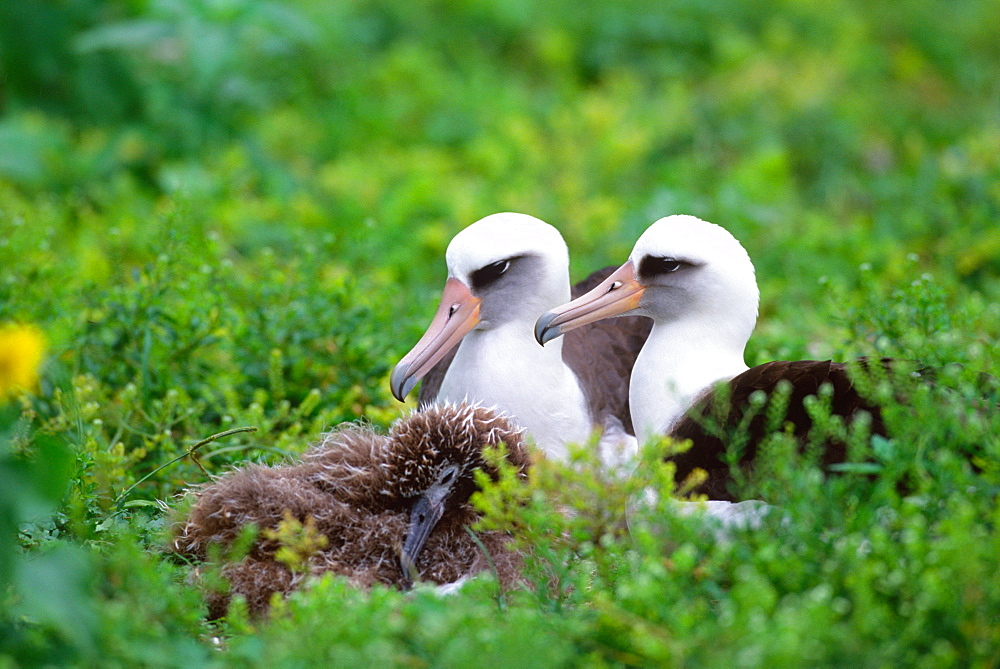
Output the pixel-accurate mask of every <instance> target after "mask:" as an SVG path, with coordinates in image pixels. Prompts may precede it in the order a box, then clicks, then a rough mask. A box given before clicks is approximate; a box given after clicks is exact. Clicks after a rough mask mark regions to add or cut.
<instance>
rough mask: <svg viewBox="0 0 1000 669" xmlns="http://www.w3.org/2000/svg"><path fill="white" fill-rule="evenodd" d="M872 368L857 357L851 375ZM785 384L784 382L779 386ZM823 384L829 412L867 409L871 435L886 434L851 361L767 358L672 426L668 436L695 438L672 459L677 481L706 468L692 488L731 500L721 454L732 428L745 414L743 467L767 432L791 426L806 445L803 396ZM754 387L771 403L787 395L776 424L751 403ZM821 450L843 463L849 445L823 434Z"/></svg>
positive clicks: (886, 365) (886, 366)
mask: <svg viewBox="0 0 1000 669" xmlns="http://www.w3.org/2000/svg"><path fill="white" fill-rule="evenodd" d="M875 364H877V365H879V366H880V367H881V368H882V371H883V372H884V373H889V372H890V371H891V367H892V365H893V362H892V361H891V360H888V359H883V360H880V361H878V362H877V363H875ZM871 367H872V362H871V361H867V360H860V361H858V369H857V370H856V371H855V372H854V373H864V372H865V371H866V370H871ZM876 371H877V370H876ZM783 382H784V383H787V385H785V386H784V387H783V388H782V386H783ZM823 385H829V386H830V388H831V390H832V396H831V414H832V415H836V416H840V417H842V418H844V419H845V420H846V421H848V422H850V421H851V420H853V419H854V418H855V417H857V416H858V415H859V413H860V412H862V411H864V412H867V413H868V414H869V415H870V416H871V428H870V429H871V432H872V434H880V435H883V436H885V425H884V424H883V422H882V416H881V411H880V410H879V407H878V405H876V404H875V403H873V402H871V401H869V400H868V399H866V398H865V397H864V396H863V395H862V394H861V393H860V392H859V391H858V390H857V388H856V387H855V384H854V381H853V380H852V370H850V369H849V365H846V364H843V363H837V362H831V361H829V360H823V361H820V360H799V361H794V362H790V361H778V362H769V363H766V364H763V365H758V366H757V367H753V368H751V369H749V370H747V371H746V372H744V373H743V374H740V375H738V376H736V377H734V378H733V379H731V380H730V381H729V382H728V383H726V384H724V387H722V388H719V389H715V390H712V391H709V393H708V394H707V395H706V396H703V397H702V399H701V400H699V401H698V402H697V403H696V404H695V406H694V408H692V409H691V411H689V412H688V414H687V416H685V417H684V418H682V419H681V420H680V421H679V422H678V423H677V424H676V425H675V426H674V427H673V429H671V430H670V432H669V435H670V436H671V437H673V438H674V439H677V440H685V439H690V440H691V441H692V442H693V443H692V446H691V448H690V449H689V450H688V451H687V452H685V453H681V454H678V455H676V456H673V457H672V458H671V460H672V461H673V462H674V463H676V466H677V480H678V481H680V480H683V479H684V478H685V477H686V476H688V475H689V474H691V473H692V472H693V471H694V469H696V468H698V469H702V470H705V471H706V472H707V473H708V474H709V478H708V481H706V483H704V484H703V485H702V486H701V487H700V488H699V489H698V490H697V491H696V492H699V493H704V494H707V495H708V496H709V497H710V498H712V499H728V500H735V497H734V496H733V495H732V491H731V490H730V489H729V484H730V483H731V481H732V477H731V474H730V471H729V467H728V466H727V465H726V464H725V463H726V461H725V456H726V449H727V446H728V445H729V444H730V443H731V442H732V441H734V436H735V435H734V430H735V429H736V426H740V425H741V422H743V421H744V419H745V417H749V420H748V422H747V424H746V425H745V426H744V434H742V435H740V436H739V437H738V439H739V440H740V441H742V443H744V444H745V446H744V448H743V451H742V453H741V458H740V463H741V465H742V466H749V465H750V464H751V463H752V462H753V460H754V458H755V457H756V455H757V450H758V445H759V444H760V442H761V441H763V440H764V438H765V437H766V436H767V434H769V433H770V432H773V431H782V430H784V429H785V428H786V426H787V425H791V426H792V428H791V432H792V434H793V435H794V436H795V438H796V440H797V441H799V443H806V441H807V440H808V439H809V435H810V431H811V430H812V428H813V421H812V419H811V418H810V416H809V414H808V412H807V410H806V406H805V400H806V397H809V396H816V395H818V394H819V392H820V388H821V387H822V386H823ZM758 391H761V392H763V393H765V394H766V395H767V397H768V402H773V401H775V398H776V397H778V396H780V395H781V394H782V393H783V392H784V393H788V395H787V409H786V410H785V412H784V413H783V417H781V416H779V422H778V424H777V425H773V424H769V420H770V416H769V415H768V410H767V406H766V405H765V406H758V407H754V406H753V405H752V403H751V397H752V396H753V395H754V393H756V392H758ZM777 401H780V400H777ZM820 453H821V462H822V464H823V465H826V466H828V465H831V464H834V463H839V462H844V461H845V460H846V459H847V446H846V444H845V443H844V442H843V441H841V440H839V439H836V438H826V439H825V440H824V441H823V442H822V444H821V450H820Z"/></svg>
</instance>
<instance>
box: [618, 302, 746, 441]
mask: <svg viewBox="0 0 1000 669" xmlns="http://www.w3.org/2000/svg"><path fill="white" fill-rule="evenodd" d="M744 346H745V340H744V341H743V342H742V343H737V342H736V341H734V337H733V336H732V335H731V333H730V332H729V331H728V330H727V329H724V328H716V327H713V324H712V323H710V322H705V321H701V320H697V319H686V320H684V319H682V320H675V321H667V322H655V323H654V324H653V330H652V332H650V333H649V339H647V340H646V343H645V345H644V346H643V347H642V351H640V352H639V357H638V358H637V359H636V361H635V367H634V368H633V369H632V380H631V382H630V385H629V402H630V403H631V406H632V423H633V425H634V426H635V434H636V437H638V438H639V440H640V443H641V442H642V441H645V440H646V439H649V438H650V437H652V436H654V435H660V434H663V433H664V432H666V431H667V430H668V429H669V428H670V427H671V426H672V425H673V424H674V422H676V421H677V420H678V419H679V418H680V417H681V416H683V415H684V412H685V411H687V410H688V408H690V406H691V404H692V403H693V402H694V401H695V399H697V397H698V396H699V395H700V394H701V392H702V391H704V390H705V389H706V388H708V387H710V386H711V385H712V384H714V383H715V382H717V381H721V380H723V379H729V378H732V377H734V376H736V375H737V374H740V373H742V372H745V371H746V370H747V366H746V363H745V362H744V361H743V348H744Z"/></svg>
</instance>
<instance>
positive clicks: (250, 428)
mask: <svg viewBox="0 0 1000 669" xmlns="http://www.w3.org/2000/svg"><path fill="white" fill-rule="evenodd" d="M256 431H257V428H256V427H253V426H248V427H234V428H233V429H231V430H226V431H225V432H219V433H218V434H213V435H212V436H211V437H206V438H205V439H202V440H201V441H199V442H198V443H197V444H195V445H194V446H192V447H191V448H189V449H188V450H186V451H185V452H183V453H181V454H180V455H178V456H177V457H176V458H174V459H173V460H171V461H170V462H166V463H164V464H162V465H160V466H159V467H157V468H156V469H154V470H153V471H151V472H149V473H148V474H146V475H145V476H143V477H142V478H141V479H139V480H138V481H136V482H135V483H133V484H132V485H131V486H130V487H129V489H128V490H126V491H125V492H123V493H122V494H121V495H119V496H118V499H116V500H115V506H116V507H117V508H118V509H119V510H120V509H121V507H122V503H123V502H124V501H125V498H126V497H128V495H129V493H131V492H132V491H133V490H135V489H136V488H137V487H138V486H139V485H141V484H142V483H145V482H146V481H147V480H148V479H149V478H150V477H151V476H153V475H154V474H156V473H158V472H160V471H162V470H164V469H166V468H167V467H169V466H170V465H172V464H174V463H175V462H177V461H178V460H182V459H184V458H186V457H188V456H191V459H192V460H193V461H194V463H195V464H196V465H198V468H199V469H201V471H202V472H204V474H205V476H206V477H207V476H208V472H207V471H205V468H204V467H203V466H202V465H201V463H200V462H198V457H197V456H196V455H195V451H197V450H198V449H199V448H201V447H202V446H204V445H205V444H210V443H212V442H213V441H216V440H217V439H222V438H223V437H228V436H230V435H232V434H238V433H240V432H256Z"/></svg>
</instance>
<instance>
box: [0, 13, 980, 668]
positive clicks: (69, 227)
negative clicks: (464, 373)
mask: <svg viewBox="0 0 1000 669" xmlns="http://www.w3.org/2000/svg"><path fill="white" fill-rule="evenodd" d="M994 14H995V7H994V5H993V3H990V2H988V1H986V0H983V1H969V2H961V3H953V4H951V5H948V6H947V7H938V6H931V5H928V4H927V3H924V2H920V1H919V0H905V1H904V2H898V3H894V4H893V6H892V9H891V10H888V9H882V8H880V7H875V6H872V5H871V4H870V3H859V2H852V1H850V0H832V1H831V2H827V3H818V4H817V3H813V4H802V3H785V2H767V3H763V4H761V3H754V4H752V5H750V4H745V3H740V2H725V3H715V4H712V5H706V4H705V3H694V2H675V3H670V4H664V3H652V2H642V1H637V2H634V3H624V4H621V3H619V4H607V3H597V2H583V3H580V2H578V1H577V2H572V3H570V2H568V1H564V0H553V1H552V2H546V3H542V4H538V3H529V2H522V1H520V0H515V1H506V2H492V1H483V2H468V3H449V4H446V5H443V4H441V3H431V2H416V3H394V2H387V1H379V0H357V1H352V2H344V3H334V4H332V5H331V4H330V3H326V2H317V1H315V0H294V1H291V2H286V3H275V2H266V1H264V0H233V1H232V2H217V1H211V0H204V1H199V2H188V3H181V2H171V1H169V0H157V1H153V2H149V3H125V2H114V3H109V2H99V1H98V0H81V1H80V2H75V3H55V4H52V3H50V4H39V3H6V4H3V5H0V64H2V68H3V81H4V91H3V96H2V108H0V147H3V148H2V150H0V324H5V323H19V324H26V325H30V326H32V327H33V328H37V331H36V330H28V332H31V333H34V332H38V333H40V335H36V334H29V335H28V339H29V340H30V341H28V340H18V341H22V342H24V341H28V344H25V343H20V344H17V343H0V387H2V389H3V392H0V396H3V397H4V399H3V400H2V402H3V403H2V406H0V602H2V606H0V611H2V613H0V665H9V666H18V665H23V666H32V665H42V664H56V665H92V664H98V663H100V664H102V665H112V666H113V665H136V664H145V665H169V666H172V665H182V664H183V665H185V666H191V665H196V666H197V665H230V664H232V665H236V664H240V665H245V664H251V665H265V664H273V663H282V664H300V665H304V664H317V663H320V662H327V663H329V662H330V661H335V662H338V663H342V664H348V663H350V664H358V663H370V664H374V663H388V664H395V665H417V666H420V665H425V664H433V665H459V666H461V665H468V664H473V663H476V664H482V663H483V662H484V661H486V662H490V661H492V662H494V663H496V664H499V665H512V664H515V663H518V664H532V665H539V666H557V665H580V664H583V665H596V666H603V665H618V664H624V665H647V664H667V665H706V664H711V665H744V666H781V665H797V666H801V664H802V663H808V664H813V665H859V666H874V665H885V664H893V665H896V664H898V665H904V666H905V665H913V666H922V665H926V666H948V665H952V666H984V667H986V666H995V665H997V664H998V663H1000V656H998V654H997V653H998V651H997V650H996V649H997V648H1000V624H998V618H997V616H1000V589H998V586H997V584H996V578H995V575H996V574H997V573H1000V564H998V562H1000V558H998V556H1000V534H998V532H997V521H998V520H1000V518H998V508H1000V507H998V505H997V493H998V486H1000V478H998V477H1000V468H998V466H997V462H998V458H997V456H998V451H1000V446H998V437H997V435H998V434H1000V425H998V424H997V421H998V419H997V416H996V413H997V412H996V411H975V410H973V409H972V408H970V407H972V406H973V405H974V403H975V401H976V397H977V392H978V391H977V388H976V385H975V384H976V382H977V379H976V373H977V372H986V373H989V374H993V375H994V376H997V375H1000V356H998V349H997V346H996V342H997V341H998V340H1000V307H998V306H997V305H998V304H1000V279H998V276H1000V228H998V227H997V225H996V221H997V220H998V219H1000V162H998V160H997V158H996V156H997V155H1000V117H998V115H997V112H996V110H997V109H998V108H1000V88H998V87H997V83H996V82H997V81H1000V72H998V69H1000V66H998V65H997V63H1000V47H998V45H1000V35H998V30H997V28H995V27H994V26H995V23H996V22H995V21H994V20H991V19H992V18H993V16H994ZM29 38H30V39H29ZM501 210H514V211H523V212H526V213H531V214H534V215H537V216H539V217H541V218H543V219H544V220H547V221H549V222H551V223H553V224H554V225H556V226H557V227H559V229H560V230H561V231H562V232H563V234H564V236H565V237H566V240H567V243H568V244H569V247H570V249H571V252H572V256H573V258H572V270H573V273H574V276H575V277H582V276H584V275H585V273H586V272H588V271H590V270H591V269H593V268H595V267H601V266H605V265H611V264H618V263H620V262H622V261H623V260H624V258H625V257H626V256H627V254H628V252H629V250H630V248H631V246H632V243H633V242H634V240H635V239H636V238H637V237H638V235H639V234H640V232H641V231H642V230H643V229H644V228H645V227H646V226H647V225H648V224H649V223H651V222H652V221H653V220H655V219H656V218H658V217H660V216H663V215H666V214H670V213H693V214H696V215H699V216H702V217H704V218H706V219H708V220H711V221H713V222H717V223H720V224H722V225H724V226H725V227H727V228H728V229H730V230H731V231H732V232H733V233H734V234H735V235H736V236H737V237H738V238H739V239H741V240H742V241H743V242H744V244H745V246H746V247H747V249H748V251H749V252H750V255H751V257H752V258H753V259H754V262H755V264H756V266H757V272H758V280H759V282H760V285H761V292H762V303H761V318H760V324H759V325H758V328H757V331H756V334H755V335H754V337H753V339H752V340H751V342H750V346H749V348H748V351H747V362H748V363H749V364H755V363H759V362H764V361H767V360H772V359H781V358H792V359H794V358H827V357H833V358H834V359H850V358H852V357H854V356H857V355H891V356H896V357H904V358H909V359H915V360H920V361H922V362H924V363H926V364H932V365H941V364H946V363H949V362H958V363H961V364H962V365H963V369H961V370H953V369H950V368H949V370H950V371H948V372H947V375H948V377H949V378H948V379H947V381H948V384H947V385H949V386H950V387H953V388H955V389H954V390H950V391H941V390H928V391H926V392H925V393H923V394H919V393H918V394H916V395H915V396H914V398H913V399H912V403H911V405H910V406H905V407H899V408H897V409H894V410H893V411H892V412H890V413H889V415H888V416H887V420H888V421H889V423H890V428H891V430H892V439H891V440H888V441H885V442H879V441H876V442H875V443H873V444H871V445H870V448H871V455H872V456H873V458H874V460H875V461H876V462H877V463H878V464H879V466H880V467H881V473H880V475H879V477H878V479H877V481H876V482H874V483H873V482H871V481H870V480H869V479H868V478H867V477H865V476H861V475H858V474H851V473H847V474H845V475H844V476H841V477H838V478H836V479H832V480H830V481H826V482H823V481H822V480H821V478H820V476H819V473H818V471H817V470H816V468H815V466H814V465H813V464H811V463H810V462H808V461H805V462H800V461H796V460H795V459H794V458H792V457H791V455H790V454H784V455H783V454H782V453H781V452H780V449H779V451H778V452H776V454H775V462H773V463H772V466H771V471H773V472H775V474H774V478H773V479H769V480H764V481H760V482H758V483H757V484H756V485H759V486H760V488H758V489H757V490H756V491H757V492H766V493H768V494H770V496H771V498H773V499H775V500H777V502H778V503H779V505H780V506H781V508H782V513H781V514H779V515H776V516H774V517H771V518H768V519H767V520H766V521H765V524H764V526H763V527H762V528H760V529H759V530H758V531H755V532H742V533H737V534H735V535H734V536H732V537H731V538H730V539H729V540H728V541H725V542H720V541H718V540H717V538H716V537H715V536H714V535H713V534H712V533H711V532H709V531H708V530H706V529H705V528H703V527H702V526H701V524H700V523H698V522H696V521H694V520H692V519H689V518H681V517H677V516H676V514H674V513H672V512H671V511H670V509H669V508H666V507H664V506H662V505H660V506H656V505H652V506H644V507H642V508H639V509H636V510H634V511H633V512H628V511H626V509H627V508H628V500H629V499H631V498H632V496H633V495H634V493H635V491H636V489H637V488H638V487H642V486H653V487H655V488H657V489H659V490H660V491H661V493H662V494H661V498H662V499H664V500H665V499H666V498H667V497H668V496H669V494H670V492H671V491H672V485H673V483H672V479H671V475H670V474H671V473H670V471H669V469H665V468H664V467H662V466H659V465H656V464H655V462H656V458H655V453H654V452H652V451H651V452H650V454H649V456H648V462H647V463H646V465H645V466H644V467H643V468H642V470H641V475H640V476H639V477H638V478H637V479H636V480H633V481H630V482H621V481H616V480H607V479H606V477H604V475H602V474H601V473H599V472H597V471H595V470H594V467H593V466H592V463H588V462H587V461H586V458H582V459H581V461H580V462H578V463H576V464H574V465H571V466H567V467H564V468H552V469H548V468H543V469H541V470H539V471H538V472H537V474H536V476H535V477H534V478H533V480H532V482H531V484H530V487H529V489H527V490H524V489H517V488H516V487H515V486H512V485H509V484H503V483H501V484H500V486H499V487H498V488H496V489H491V490H489V491H488V492H487V494H484V495H483V502H482V503H483V505H484V509H485V510H486V512H487V516H488V518H489V522H491V523H495V524H496V525H498V526H503V527H513V528H515V530H514V531H515V534H516V535H517V536H518V537H520V538H521V540H522V541H523V542H524V543H525V545H526V546H530V547H531V550H532V559H531V561H530V565H529V566H530V568H529V570H528V573H529V581H530V585H529V586H528V587H526V588H525V589H524V590H519V591H516V592H508V593H504V594H501V593H499V592H498V591H497V588H496V585H495V583H494V582H493V581H491V580H490V579H489V578H485V579H482V580H481V581H479V582H475V583H473V584H470V585H469V586H468V587H467V588H465V589H463V590H462V591H461V593H459V594H458V595H456V596H454V597H451V598H449V599H445V600H442V599H441V598H439V597H437V596H436V595H434V594H432V593H430V592H426V591H418V592H415V593H412V594H401V593H398V592H394V591H386V590H381V589H376V590H374V591H372V592H371V593H365V592H359V591H356V590H354V589H352V588H350V587H349V586H347V585H346V584H344V583H342V582H339V581H337V580H335V579H324V580H321V581H319V582H317V583H314V584H313V585H312V586H311V587H310V588H308V589H307V590H306V591H303V592H301V593H299V594H296V595H295V596H293V597H292V598H290V599H289V601H288V602H287V603H285V604H282V605H280V606H279V607H278V611H277V613H276V614H275V615H274V616H273V618H272V619H271V620H269V621H257V620H252V619H250V618H248V617H247V616H246V615H245V613H241V612H240V611H239V610H234V611H233V612H232V613H231V615H230V616H229V617H228V618H227V619H226V620H224V621H220V622H217V623H207V622H205V620H204V614H205V608H204V603H203V600H202V598H201V595H200V593H198V592H197V591H196V590H195V589H194V588H192V587H191V586H189V585H187V580H186V577H187V573H188V567H187V565H183V564H175V563H173V562H171V561H170V560H168V559H167V558H165V557H164V554H163V553H162V547H163V542H164V537H165V527H164V526H165V524H166V523H167V522H168V519H169V517H170V510H171V509H173V508H176V507H177V505H178V503H179V499H178V495H179V494H180V493H181V492H182V491H183V489H184V488H185V487H186V486H189V485H193V484H197V483H199V482H202V481H204V480H206V474H205V471H207V472H208V474H217V473H220V472H223V471H226V470H227V469H228V468H229V467H231V466H232V465H234V464H237V463H240V462H244V461H247V460H266V461H271V462H275V461H280V460H281V459H283V458H289V457H294V456H295V455H296V454H298V453H301V452H302V451H303V450H304V449H305V448H306V446H307V445H308V444H309V443H310V441H311V440H313V439H315V438H317V436H318V435H319V434H320V433H321V432H322V431H324V430H326V429H328V428H329V427H330V426H332V425H335V424H337V423H339V422H341V421H346V420H359V419H365V420H368V421H371V422H373V423H375V424H376V425H383V426H384V425H386V424H388V423H389V422H391V420H392V419H393V418H395V417H396V416H398V415H400V413H401V412H402V411H403V409H401V408H400V405H398V404H397V403H395V401H394V400H392V398H391V396H390V394H389V391H388V381H387V376H388V372H389V370H390V369H391V367H392V365H393V364H394V362H395V361H396V360H398V359H399V357H400V356H402V354H403V353H405V351H406V350H407V349H408V348H409V347H410V346H411V345H412V344H413V343H414V342H415V341H416V339H417V338H418V337H419V335H420V333H421V330H422V328H423V326H424V325H426V323H427V321H428V319H429V317H430V315H431V312H432V310H433V308H434V304H435V302H436V299H437V296H438V293H439V290H440V286H441V284H442V281H443V278H444V263H443V260H442V258H443V253H444V248H445V246H446V245H447V243H448V241H449V239H450V238H451V236H452V235H453V234H454V233H455V232H457V231H458V230H459V229H461V228H462V227H464V226H465V225H467V224H469V223H471V222H473V221H475V220H476V219H478V218H480V217H482V216H485V215H487V214H490V213H493V212H496V211H501ZM39 336H40V337H41V339H39V338H37V337H39ZM32 337H36V338H35V339H31V338H32ZM43 340H44V344H45V347H46V353H45V355H44V358H43V362H42V364H41V367H40V368H39V369H38V370H37V376H38V380H37V384H34V385H33V388H32V390H33V392H32V393H30V394H28V395H23V394H20V393H15V394H13V395H12V396H11V397H6V395H7V391H8V390H9V388H8V385H9V384H8V382H7V380H8V379H9V378H13V377H12V376H5V374H6V373H7V372H6V371H5V370H6V369H7V368H5V367H4V366H3V363H4V361H11V360H20V361H23V360H24V359H27V358H30V356H31V355H33V354H32V352H31V350H32V349H30V346H31V345H34V344H32V343H31V342H35V343H40V342H42V341H43ZM29 372H30V373H29V377H28V381H29V385H32V383H31V377H34V376H35V375H36V372H35V371H33V370H29ZM19 378H22V377H19ZM22 382H23V378H22ZM244 426H255V427H257V429H258V430H257V432H254V433H249V432H236V433H232V434H230V435H228V436H226V437H223V438H220V439H218V440H216V441H213V442H211V443H208V444H205V445H203V446H201V447H200V448H199V449H198V451H197V453H198V460H197V461H196V460H195V459H193V458H192V457H190V456H189V455H188V453H189V451H190V450H191V449H192V447H194V446H195V445H196V444H198V443H199V442H202V441H203V440H205V439H206V438H208V437H211V436H212V435H216V434H219V433H222V432H226V431H229V430H232V429H234V428H240V427H244ZM865 447H866V448H867V447H868V445H866V446H865ZM970 452H972V453H976V456H975V457H976V464H977V466H978V467H979V469H980V470H981V471H979V472H978V473H977V472H974V471H972V470H971V469H970V468H969V466H968V465H967V464H965V454H968V453H970ZM783 458H784V459H783ZM168 464H169V466H165V465H168ZM201 467H204V469H205V471H203V470H202V469H201ZM902 477H907V480H909V481H915V482H916V486H915V490H914V492H913V493H912V494H909V495H907V496H905V497H901V496H900V495H899V493H898V492H897V491H896V487H895V485H894V484H895V482H896V481H897V480H899V479H900V478H902ZM517 500H520V502H518V503H515V502H516V501H517ZM663 504H666V502H665V501H664V502H663ZM567 507H568V508H574V509H577V511H578V513H577V514H576V515H574V516H573V517H566V516H565V515H563V514H561V513H559V512H558V511H557V510H558V509H562V508H567ZM623 528H627V531H626V530H625V529H623Z"/></svg>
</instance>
